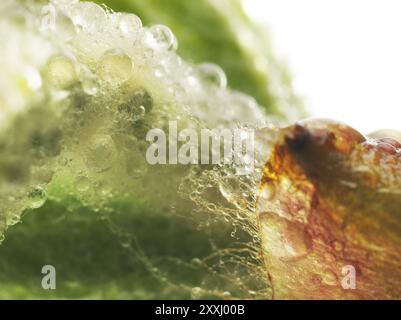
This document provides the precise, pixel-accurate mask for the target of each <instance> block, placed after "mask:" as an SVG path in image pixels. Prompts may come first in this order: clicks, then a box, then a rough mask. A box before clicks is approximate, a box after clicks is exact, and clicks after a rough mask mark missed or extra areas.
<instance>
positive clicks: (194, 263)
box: [191, 258, 202, 267]
mask: <svg viewBox="0 0 401 320" xmlns="http://www.w3.org/2000/svg"><path fill="white" fill-rule="evenodd" d="M191 263H192V265H193V266H195V267H199V266H201V265H202V261H201V260H200V259H199V258H193V259H192V260H191Z"/></svg>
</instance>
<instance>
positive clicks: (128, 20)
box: [119, 13, 142, 37]
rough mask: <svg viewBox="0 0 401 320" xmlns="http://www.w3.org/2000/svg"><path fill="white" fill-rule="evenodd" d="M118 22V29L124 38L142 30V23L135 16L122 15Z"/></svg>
mask: <svg viewBox="0 0 401 320" xmlns="http://www.w3.org/2000/svg"><path fill="white" fill-rule="evenodd" d="M119 20H120V23H119V28H120V30H121V32H122V34H123V35H124V36H126V37H129V36H132V35H133V34H134V33H136V32H138V31H139V30H140V29H141V28H142V21H141V19H139V17H138V16H136V15H135V14H130V13H126V14H122V15H121V16H120V19H119Z"/></svg>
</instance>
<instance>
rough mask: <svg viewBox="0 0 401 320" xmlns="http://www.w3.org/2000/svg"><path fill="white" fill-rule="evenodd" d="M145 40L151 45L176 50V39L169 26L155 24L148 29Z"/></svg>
mask: <svg viewBox="0 0 401 320" xmlns="http://www.w3.org/2000/svg"><path fill="white" fill-rule="evenodd" d="M146 41H147V42H148V44H150V45H151V46H152V47H155V48H156V47H158V48H161V49H164V50H176V49H177V40H176V38H175V36H174V34H173V32H172V31H171V30H170V28H169V27H167V26H165V25H162V24H155V25H153V26H151V27H150V28H149V30H148V33H147V37H146Z"/></svg>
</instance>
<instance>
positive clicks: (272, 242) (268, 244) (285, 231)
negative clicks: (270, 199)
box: [260, 212, 312, 260]
mask: <svg viewBox="0 0 401 320" xmlns="http://www.w3.org/2000/svg"><path fill="white" fill-rule="evenodd" d="M260 226H261V234H260V237H261V241H262V246H263V249H264V251H265V252H266V253H267V254H268V255H272V256H274V257H276V258H280V259H282V260H293V259H298V258H303V257H305V256H306V255H307V254H308V253H309V252H310V250H311V245H312V241H311V239H310V237H309V235H308V234H307V233H306V232H305V229H304V227H303V226H302V225H301V224H300V223H296V222H291V221H289V220H287V219H285V218H282V217H280V216H278V215H276V214H275V213H272V212H266V213H262V214H261V215H260Z"/></svg>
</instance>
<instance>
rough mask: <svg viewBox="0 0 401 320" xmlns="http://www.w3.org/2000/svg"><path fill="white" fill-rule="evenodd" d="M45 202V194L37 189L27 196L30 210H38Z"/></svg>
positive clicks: (40, 189)
mask: <svg viewBox="0 0 401 320" xmlns="http://www.w3.org/2000/svg"><path fill="white" fill-rule="evenodd" d="M46 200H47V196H46V192H45V191H44V190H43V189H42V188H40V187H37V188H35V189H34V190H32V191H31V192H30V193H29V194H28V202H29V207H30V208H31V209H38V208H40V207H41V206H43V205H44V204H45V202H46Z"/></svg>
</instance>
